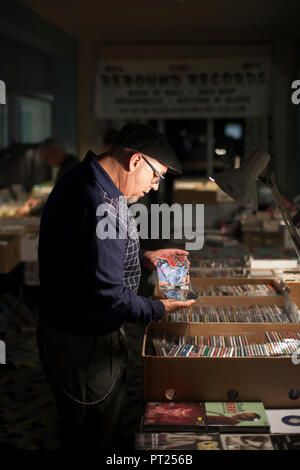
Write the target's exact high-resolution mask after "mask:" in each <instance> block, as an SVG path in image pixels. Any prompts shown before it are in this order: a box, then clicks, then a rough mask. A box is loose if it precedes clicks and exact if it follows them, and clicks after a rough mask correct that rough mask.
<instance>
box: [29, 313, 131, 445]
mask: <svg viewBox="0 0 300 470" xmlns="http://www.w3.org/2000/svg"><path fill="white" fill-rule="evenodd" d="M37 343H38V348H39V354H40V360H41V364H42V367H43V370H44V373H45V375H46V378H47V380H48V382H49V384H50V386H51V389H52V393H53V396H54V399H55V402H56V406H57V410H58V412H59V414H60V417H61V422H62V445H63V449H66V450H68V449H70V450H71V449H72V450H76V449H78V450H80V449H82V450H83V449H95V450H109V449H113V448H115V447H117V446H116V443H115V442H114V435H115V432H116V431H117V428H118V424H119V418H120V412H121V407H122V402H123V400H124V396H125V391H126V388H125V379H126V367H127V348H126V340H125V334H124V332H123V331H122V330H119V331H115V332H113V333H110V334H107V335H101V336H94V337H81V336H76V335H72V334H69V333H65V332H63V331H60V330H57V329H55V328H52V327H50V326H48V325H46V324H45V323H43V322H41V321H39V322H38V325H37Z"/></svg>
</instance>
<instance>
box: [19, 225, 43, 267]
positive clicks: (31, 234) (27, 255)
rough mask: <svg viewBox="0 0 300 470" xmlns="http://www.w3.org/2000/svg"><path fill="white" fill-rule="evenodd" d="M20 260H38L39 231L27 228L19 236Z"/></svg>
mask: <svg viewBox="0 0 300 470" xmlns="http://www.w3.org/2000/svg"><path fill="white" fill-rule="evenodd" d="M20 244H21V247H20V252H21V261H22V262H29V261H30V262H33V261H37V260H38V244H39V231H38V230H36V229H32V230H27V231H26V232H25V233H24V234H23V235H22V237H21V241H20Z"/></svg>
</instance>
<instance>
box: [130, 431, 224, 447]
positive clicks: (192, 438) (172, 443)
mask: <svg viewBox="0 0 300 470" xmlns="http://www.w3.org/2000/svg"><path fill="white" fill-rule="evenodd" d="M135 449H136V450H158V449H159V450H222V447H221V442H220V436H219V434H214V433H212V434H202V433H196V432H171V433H151V432H146V433H140V434H136V436H135Z"/></svg>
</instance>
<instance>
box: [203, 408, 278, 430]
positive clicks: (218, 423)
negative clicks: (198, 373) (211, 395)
mask: <svg viewBox="0 0 300 470" xmlns="http://www.w3.org/2000/svg"><path fill="white" fill-rule="evenodd" d="M205 410H206V420H207V425H208V429H211V430H218V431H219V432H225V433H226V432H239V433H240V432H249V433H250V432H264V433H268V432H269V430H270V425H269V421H268V418H267V414H266V411H265V408H264V405H263V403H261V402H205Z"/></svg>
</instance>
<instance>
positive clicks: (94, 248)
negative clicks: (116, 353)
mask: <svg viewBox="0 0 300 470" xmlns="http://www.w3.org/2000/svg"><path fill="white" fill-rule="evenodd" d="M102 219H103V218H102V217H97V216H96V210H95V208H94V209H93V214H92V213H91V212H90V216H89V220H90V222H89V224H88V230H85V231H84V233H85V240H83V243H84V245H85V250H84V252H85V259H84V269H85V276H86V280H87V283H88V285H89V291H90V294H91V297H90V299H89V302H90V303H91V304H92V307H93V308H92V310H93V312H95V313H94V315H96V316H101V317H102V319H103V320H105V321H108V322H110V323H113V324H114V325H119V324H121V323H123V322H124V321H129V322H141V323H143V324H147V323H149V322H151V321H155V320H158V319H160V318H162V316H163V315H164V313H165V307H164V305H163V303H162V302H160V301H159V300H150V299H147V298H146V297H142V296H139V295H137V294H135V293H134V292H132V291H131V290H130V289H129V288H127V287H126V286H125V285H124V282H123V272H124V259H125V250H126V240H125V239H122V238H114V237H112V236H109V237H107V238H104V239H100V238H99V236H98V234H97V224H99V222H100V221H101V220H102ZM102 221H103V220H102ZM86 228H87V227H86ZM116 235H118V234H116ZM94 321H96V318H94Z"/></svg>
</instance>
